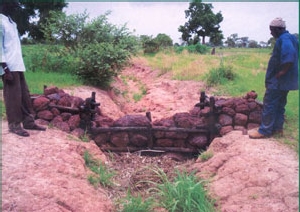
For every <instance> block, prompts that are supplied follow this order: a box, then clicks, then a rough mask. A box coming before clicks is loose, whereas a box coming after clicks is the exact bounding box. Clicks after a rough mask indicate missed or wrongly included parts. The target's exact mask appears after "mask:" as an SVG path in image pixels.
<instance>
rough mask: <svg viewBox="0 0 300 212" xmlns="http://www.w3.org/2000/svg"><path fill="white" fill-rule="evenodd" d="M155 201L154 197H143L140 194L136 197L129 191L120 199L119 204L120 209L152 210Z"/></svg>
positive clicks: (140, 211)
mask: <svg viewBox="0 0 300 212" xmlns="http://www.w3.org/2000/svg"><path fill="white" fill-rule="evenodd" d="M154 203H155V202H154V199H153V198H147V199H143V198H142V197H141V196H140V195H138V196H137V197H135V196H133V195H131V194H130V192H129V193H128V194H127V196H126V197H125V198H123V199H121V200H120V203H119V204H118V207H119V209H118V211H122V212H151V211H153V207H154V205H155V204H154Z"/></svg>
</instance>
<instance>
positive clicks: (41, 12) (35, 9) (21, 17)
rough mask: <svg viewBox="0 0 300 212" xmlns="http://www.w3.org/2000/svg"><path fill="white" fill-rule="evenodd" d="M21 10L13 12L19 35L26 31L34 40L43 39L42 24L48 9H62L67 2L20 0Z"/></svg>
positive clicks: (46, 16)
mask: <svg viewBox="0 0 300 212" xmlns="http://www.w3.org/2000/svg"><path fill="white" fill-rule="evenodd" d="M20 3H21V5H22V8H23V9H22V10H21V11H18V12H17V13H16V14H14V16H13V19H14V20H15V21H16V23H17V25H18V30H19V33H20V34H21V35H24V34H25V33H26V32H27V33H28V36H29V37H31V38H33V39H34V40H38V41H43V40H44V38H45V37H44V33H43V32H42V25H43V24H44V23H45V22H46V20H47V18H48V16H49V12H50V11H62V10H63V8H64V7H66V6H67V5H68V4H67V3H65V0H51V1H37V0H20Z"/></svg>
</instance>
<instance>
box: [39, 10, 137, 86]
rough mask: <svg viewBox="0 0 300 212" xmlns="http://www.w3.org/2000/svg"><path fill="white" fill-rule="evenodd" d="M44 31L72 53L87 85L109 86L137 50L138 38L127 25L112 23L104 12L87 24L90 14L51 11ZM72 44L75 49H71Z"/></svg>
mask: <svg viewBox="0 0 300 212" xmlns="http://www.w3.org/2000/svg"><path fill="white" fill-rule="evenodd" d="M51 15H52V16H51V17H50V18H49V19H48V22H47V24H45V25H44V32H45V34H47V35H48V36H47V39H48V41H49V42H51V43H53V42H61V43H62V44H64V46H65V50H68V51H67V53H69V54H70V55H72V57H73V64H70V65H74V66H76V72H73V73H76V75H77V76H78V77H79V78H80V79H81V80H82V81H83V82H84V83H86V84H89V85H94V86H97V87H106V86H108V85H109V84H110V82H111V80H112V78H113V76H116V75H117V74H118V73H119V72H120V70H121V69H122V68H123V67H124V66H125V65H127V62H128V61H129V59H130V57H131V55H132V54H135V53H136V51H137V46H138V45H137V44H138V42H137V39H136V37H135V36H133V35H131V33H130V32H128V29H127V28H126V26H122V27H120V28H118V27H116V26H115V25H112V24H110V23H108V21H107V15H109V13H106V14H105V15H101V16H99V17H97V18H95V19H93V20H92V21H90V22H88V23H86V19H87V17H88V16H87V15H86V14H85V13H84V14H79V15H71V16H66V15H65V14H61V13H51ZM69 47H71V48H69Z"/></svg>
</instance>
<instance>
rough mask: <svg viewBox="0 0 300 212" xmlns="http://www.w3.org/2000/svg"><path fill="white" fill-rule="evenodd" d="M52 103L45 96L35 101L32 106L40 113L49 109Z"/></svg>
mask: <svg viewBox="0 0 300 212" xmlns="http://www.w3.org/2000/svg"><path fill="white" fill-rule="evenodd" d="M49 103H50V100H49V99H48V98H46V97H44V96H41V97H38V98H36V99H34V100H33V103H32V106H33V109H34V110H35V111H36V112H38V111H41V110H46V109H48V105H49Z"/></svg>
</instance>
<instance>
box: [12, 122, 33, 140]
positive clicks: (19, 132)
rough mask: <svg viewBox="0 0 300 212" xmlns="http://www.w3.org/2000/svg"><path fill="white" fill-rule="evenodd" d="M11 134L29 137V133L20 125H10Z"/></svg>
mask: <svg viewBox="0 0 300 212" xmlns="http://www.w3.org/2000/svg"><path fill="white" fill-rule="evenodd" d="M9 132H12V133H15V134H17V135H19V136H23V137H28V136H29V133H28V132H27V131H26V130H24V129H23V128H22V127H21V126H20V125H19V124H10V125H9Z"/></svg>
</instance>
